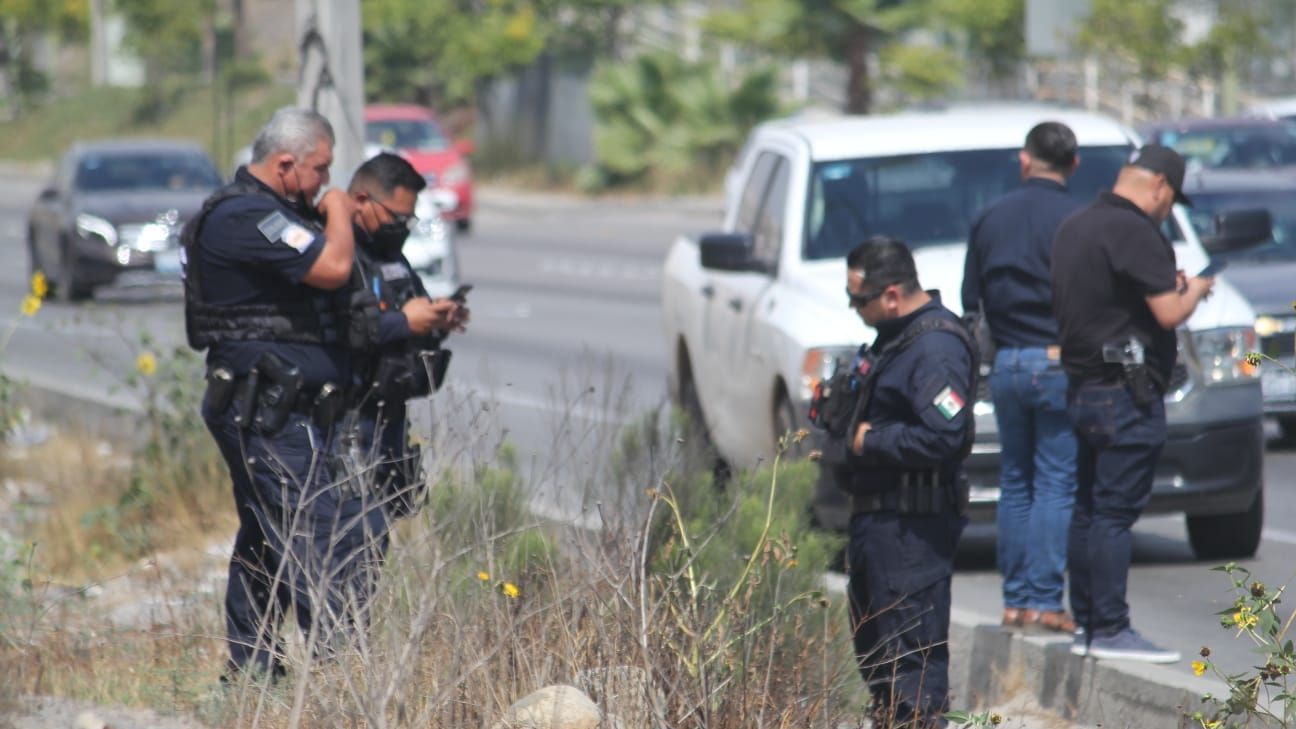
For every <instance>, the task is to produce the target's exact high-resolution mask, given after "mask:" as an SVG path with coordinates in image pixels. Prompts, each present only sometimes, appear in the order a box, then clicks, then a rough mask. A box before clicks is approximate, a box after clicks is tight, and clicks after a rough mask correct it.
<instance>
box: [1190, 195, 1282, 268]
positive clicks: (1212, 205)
mask: <svg viewBox="0 0 1296 729" xmlns="http://www.w3.org/2000/svg"><path fill="white" fill-rule="evenodd" d="M1192 201H1193V206H1192V209H1191V210H1190V211H1189V213H1188V217H1189V219H1190V220H1192V225H1193V228H1195V229H1196V230H1197V233H1198V234H1199V235H1202V236H1206V235H1210V234H1212V233H1214V232H1215V215H1216V213H1222V212H1227V211H1230V210H1254V209H1256V208H1265V209H1267V210H1268V211H1269V214H1270V215H1272V216H1273V238H1272V239H1270V240H1269V241H1268V242H1267V243H1263V244H1261V245H1258V246H1255V247H1253V248H1245V249H1243V250H1239V251H1230V252H1228V253H1226V254H1224V255H1225V256H1226V257H1227V258H1229V259H1230V260H1234V261H1237V260H1249V261H1273V260H1296V191H1293V190H1291V189H1282V190H1245V191H1235V192H1200V191H1199V192H1194V193H1193V194H1192Z"/></svg>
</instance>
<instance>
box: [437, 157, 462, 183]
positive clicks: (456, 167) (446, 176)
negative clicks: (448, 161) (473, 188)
mask: <svg viewBox="0 0 1296 729" xmlns="http://www.w3.org/2000/svg"><path fill="white" fill-rule="evenodd" d="M468 175H469V172H468V164H467V163H466V162H463V161H459V162H455V163H454V164H452V165H450V166H449V167H447V168H446V171H445V172H443V173H442V174H441V180H440V183H441V184H442V185H445V186H447V187H453V186H455V185H462V184H463V183H465V182H467V181H468Z"/></svg>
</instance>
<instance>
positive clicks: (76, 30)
mask: <svg viewBox="0 0 1296 729" xmlns="http://www.w3.org/2000/svg"><path fill="white" fill-rule="evenodd" d="M88 13H89V0H0V96H8V97H10V98H8V99H5V102H6V104H5V106H6V109H5V111H6V113H7V114H8V115H9V116H14V115H16V114H17V113H18V112H19V111H20V107H21V104H20V102H22V101H25V100H26V99H27V98H28V97H29V96H31V95H33V94H36V93H39V92H40V91H42V90H43V89H44V88H45V85H46V82H45V78H44V76H42V75H41V74H39V73H37V72H36V70H35V69H34V68H33V66H32V58H31V53H32V42H33V41H34V40H35V39H36V38H37V37H38V36H39V35H41V34H46V33H49V34H53V35H54V36H56V37H58V38H63V39H70V40H79V39H81V38H84V37H85V31H86V27H87V25H88V21H87V19H88Z"/></svg>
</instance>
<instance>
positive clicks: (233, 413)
mask: <svg viewBox="0 0 1296 729" xmlns="http://www.w3.org/2000/svg"><path fill="white" fill-rule="evenodd" d="M333 143H334V137H333V130H332V127H331V126H330V125H329V123H328V121H327V120H326V119H325V118H324V117H323V116H321V115H319V114H317V113H315V112H313V111H309V110H304V109H295V108H285V109H281V110H279V111H278V112H276V113H275V114H274V116H273V117H272V118H271V119H270V121H269V123H267V124H266V126H265V127H264V128H263V129H262V130H261V132H260V134H259V135H258V136H257V138H256V141H255V142H254V143H253V145H252V161H251V162H250V163H249V164H248V165H247V166H246V167H241V168H239V170H238V172H237V174H236V175H235V178H234V181H233V182H232V183H231V184H230V185H229V186H227V187H225V188H224V189H222V190H220V191H218V192H217V193H215V194H214V195H213V196H212V197H211V198H209V199H208V200H207V201H206V203H205V204H204V206H203V209H202V210H201V212H200V213H199V214H198V215H197V216H195V218H194V219H193V220H192V221H191V222H190V223H189V224H188V225H187V226H186V228H185V230H184V232H183V246H184V251H183V255H184V262H185V327H186V331H187V334H188V337H189V343H190V345H191V346H193V347H194V348H195V349H200V350H201V349H207V350H208V353H207V363H208V389H207V393H206V397H205V398H204V402H203V418H204V420H205V421H206V423H207V427H208V429H209V430H210V431H211V433H212V435H213V437H214V438H215V440H216V443H217V445H218V446H219V448H220V451H221V454H222V456H224V459H225V462H226V464H227V465H228V467H229V470H230V476H231V478H232V480H233V491H234V502H235V506H236V508H237V510H238V517H239V530H238V534H237V536H236V537H235V541H234V552H233V555H232V557H231V559H230V566H229V584H228V588H227V591H226V596H225V617H226V629H227V635H228V642H229V652H230V657H229V668H230V669H231V672H238V671H244V670H252V671H258V672H261V673H263V674H269V675H271V676H278V675H281V674H282V673H283V667H282V665H281V662H280V661H281V659H282V656H283V651H282V645H281V642H280V639H279V637H278V629H279V624H280V622H281V621H282V618H283V616H284V613H285V612H286V611H287V610H288V609H290V608H291V609H295V611H296V618H297V624H298V625H299V626H301V627H302V629H303V631H307V633H308V636H309V638H310V641H311V643H312V644H313V645H315V646H316V647H317V648H319V647H321V646H322V645H324V644H326V643H328V642H329V640H330V636H332V635H334V634H335V633H334V628H335V627H337V625H336V621H337V620H338V619H339V616H345V615H346V614H347V608H348V607H349V606H351V605H354V604H355V603H354V598H355V596H356V595H357V594H359V595H363V593H364V590H365V586H366V585H368V584H370V582H371V580H370V577H369V575H368V573H367V569H368V567H367V565H368V562H369V559H368V553H369V551H370V550H368V549H367V547H368V545H370V544H371V543H372V542H373V540H374V539H375V536H376V535H380V534H382V533H384V532H385V525H384V523H383V515H382V510H381V509H367V508H365V506H364V504H363V503H362V501H361V500H360V499H357V498H354V497H351V496H348V495H347V494H345V493H344V492H343V491H342V490H341V489H340V488H339V486H338V483H337V482H336V481H335V479H334V473H333V468H332V463H333V459H332V458H331V457H330V455H331V454H330V443H329V441H330V436H331V432H332V424H333V422H334V421H335V420H336V419H337V417H338V415H339V414H340V412H341V410H342V408H343V407H344V406H345V401H344V397H343V396H344V394H345V391H346V389H347V388H348V386H349V384H350V365H349V358H350V356H351V351H352V348H353V347H360V346H364V344H365V342H364V341H362V340H363V335H362V334H357V332H358V331H362V330H367V329H371V328H372V326H371V324H372V322H370V321H368V319H367V316H365V315H359V316H352V315H351V295H350V289H351V287H349V286H348V283H349V282H351V281H352V262H353V260H354V255H355V252H354V237H353V235H354V234H353V232H352V227H351V226H352V216H353V215H354V213H355V204H354V203H353V202H352V199H351V198H350V197H349V196H348V195H347V194H346V193H345V192H343V191H342V190H336V189H334V190H329V191H328V192H327V193H326V194H325V195H324V196H323V198H322V199H321V200H320V202H319V204H318V206H313V205H312V200H313V199H314V198H315V197H316V195H317V194H318V193H319V191H320V188H321V187H323V186H324V185H325V184H327V183H328V170H329V165H330V164H331V163H332V160H333ZM372 318H373V320H374V321H375V322H376V318H377V314H376V310H375V311H374V312H373V313H372ZM316 595H322V596H323V597H324V602H323V604H320V603H319V602H318V601H317V600H314V599H312V598H313V596H316Z"/></svg>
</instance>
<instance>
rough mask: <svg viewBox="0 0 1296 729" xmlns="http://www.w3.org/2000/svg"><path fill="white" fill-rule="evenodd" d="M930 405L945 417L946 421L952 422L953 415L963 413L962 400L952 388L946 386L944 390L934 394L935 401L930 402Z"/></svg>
mask: <svg viewBox="0 0 1296 729" xmlns="http://www.w3.org/2000/svg"><path fill="white" fill-rule="evenodd" d="M932 405H935V406H936V409H937V410H939V411H940V414H941V415H944V416H945V419H946V420H953V419H954V416H955V415H958V414H959V413H961V412H963V398H961V397H959V394H958V393H957V392H954V388H952V387H950V386H948V385H946V386H945V389H944V390H941V391H940V392H939V393H937V394H936V399H935V400H932Z"/></svg>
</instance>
